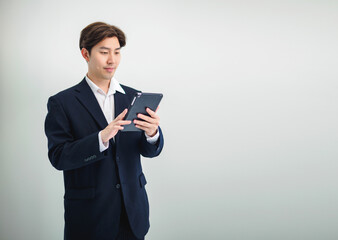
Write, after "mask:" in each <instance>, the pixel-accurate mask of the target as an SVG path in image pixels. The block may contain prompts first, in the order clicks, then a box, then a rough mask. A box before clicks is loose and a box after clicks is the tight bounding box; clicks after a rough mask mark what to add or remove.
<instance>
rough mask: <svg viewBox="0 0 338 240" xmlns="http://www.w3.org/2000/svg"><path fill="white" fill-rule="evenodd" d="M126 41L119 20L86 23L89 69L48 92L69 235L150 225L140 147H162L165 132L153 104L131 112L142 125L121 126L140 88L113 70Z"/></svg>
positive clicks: (145, 152)
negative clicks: (68, 84) (132, 128)
mask: <svg viewBox="0 0 338 240" xmlns="http://www.w3.org/2000/svg"><path fill="white" fill-rule="evenodd" d="M125 44H126V39H125V35H124V33H123V32H122V31H121V30H120V29H119V28H117V27H115V26H113V25H108V24H106V23H102V22H95V23H92V24H90V25H88V26H87V27H86V28H84V29H83V30H82V32H81V36H80V49H81V54H82V56H83V58H84V59H85V60H86V62H87V64H88V73H87V74H86V76H85V77H84V79H83V80H82V81H81V82H80V83H79V84H77V85H75V86H73V87H71V88H68V89H66V90H64V91H61V92H59V93H58V94H56V95H54V96H52V97H50V98H49V100H48V104H47V108H48V114H47V116H46V120H45V133H46V136H47V138H48V157H49V160H50V162H51V163H52V165H53V166H54V167H55V168H56V169H58V170H63V175H64V186H65V195H64V207H65V214H64V218H65V229H64V238H65V239H67V240H80V239H81V240H86V239H93V240H101V239H102V240H103V239H109V240H113V239H144V236H145V235H146V233H147V232H148V229H149V205H148V198H147V193H146V190H145V184H146V183H147V181H146V179H145V176H144V174H143V172H142V166H141V163H140V155H142V156H144V157H155V156H157V155H159V154H160V152H161V150H162V148H163V135H162V131H161V128H160V127H159V117H158V115H157V113H156V112H154V111H152V110H150V109H147V112H148V113H149V115H150V116H146V115H143V114H139V116H138V117H139V118H140V119H142V120H134V123H135V126H136V127H138V128H139V129H141V130H142V131H138V132H122V131H121V130H122V129H123V126H124V125H126V124H130V123H131V121H126V120H123V118H124V117H125V115H126V113H127V108H128V106H129V105H130V103H131V101H132V99H133V97H134V95H135V93H136V92H137V91H136V90H135V89H133V88H130V87H127V86H124V85H122V84H121V85H120V84H119V83H118V81H117V80H116V79H115V78H114V74H115V71H116V69H117V67H118V66H119V63H120V49H121V48H122V47H124V46H125ZM114 117H115V119H114Z"/></svg>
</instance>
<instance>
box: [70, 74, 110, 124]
mask: <svg viewBox="0 0 338 240" xmlns="http://www.w3.org/2000/svg"><path fill="white" fill-rule="evenodd" d="M75 91H76V97H77V99H78V100H79V101H80V102H81V104H82V105H83V106H84V107H85V108H86V109H87V110H88V112H89V113H90V115H91V116H92V117H93V118H94V119H95V121H96V122H97V124H98V125H99V126H100V128H101V129H104V128H105V127H106V126H107V125H108V122H107V120H106V118H105V116H104V115H103V112H102V110H101V108H100V105H99V103H98V102H97V99H96V97H95V95H94V93H93V91H92V90H91V89H90V87H89V85H88V83H87V82H86V79H85V78H84V79H83V80H82V81H81V82H80V83H79V84H78V85H77V87H76V88H75Z"/></svg>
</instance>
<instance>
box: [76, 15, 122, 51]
mask: <svg viewBox="0 0 338 240" xmlns="http://www.w3.org/2000/svg"><path fill="white" fill-rule="evenodd" d="M107 37H117V39H118V41H119V43H120V47H121V48H122V47H124V46H125V45H126V36H125V35H124V32H122V30H121V29H119V28H118V27H116V26H114V25H110V24H107V23H104V22H94V23H91V24H89V25H88V26H87V27H85V28H84V29H82V31H81V35H80V42H79V45H80V50H81V49H82V48H85V49H87V50H88V52H89V55H90V52H91V50H92V48H93V47H94V46H95V45H96V44H98V43H99V42H101V41H102V40H104V39H105V38H107Z"/></svg>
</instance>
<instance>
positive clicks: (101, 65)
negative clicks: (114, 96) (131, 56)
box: [82, 37, 121, 81]
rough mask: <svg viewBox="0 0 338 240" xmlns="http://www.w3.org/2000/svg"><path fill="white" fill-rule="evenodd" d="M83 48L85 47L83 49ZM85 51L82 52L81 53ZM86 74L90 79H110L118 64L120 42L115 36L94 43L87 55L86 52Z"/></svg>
mask: <svg viewBox="0 0 338 240" xmlns="http://www.w3.org/2000/svg"><path fill="white" fill-rule="evenodd" d="M83 50H85V49H83ZM84 53H85V52H82V55H83V54H84ZM86 55H87V58H86V57H85V56H84V57H85V58H86V60H87V62H88V76H89V78H90V79H92V80H97V81H104V80H108V81H109V80H111V79H112V77H113V76H114V74H115V71H116V69H117V67H118V66H119V64H120V59H121V56H120V43H119V41H118V39H117V37H111V38H105V39H104V40H102V41H101V42H99V43H98V44H96V45H95V46H94V47H93V48H92V50H91V54H90V56H89V54H88V52H87V54H86Z"/></svg>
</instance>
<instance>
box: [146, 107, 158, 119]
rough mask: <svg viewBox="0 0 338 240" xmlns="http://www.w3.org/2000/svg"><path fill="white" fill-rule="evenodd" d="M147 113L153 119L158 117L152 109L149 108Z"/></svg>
mask: <svg viewBox="0 0 338 240" xmlns="http://www.w3.org/2000/svg"><path fill="white" fill-rule="evenodd" d="M146 111H147V113H149V115H150V116H151V117H155V116H157V115H156V113H155V112H154V111H153V110H151V109H150V108H147V109H146Z"/></svg>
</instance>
